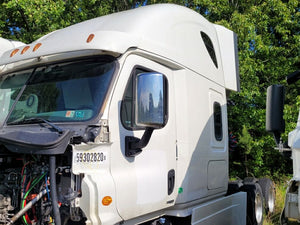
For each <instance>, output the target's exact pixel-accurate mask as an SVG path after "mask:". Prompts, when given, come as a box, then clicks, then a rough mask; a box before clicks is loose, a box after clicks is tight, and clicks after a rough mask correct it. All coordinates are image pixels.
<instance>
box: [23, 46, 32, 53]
mask: <svg viewBox="0 0 300 225" xmlns="http://www.w3.org/2000/svg"><path fill="white" fill-rule="evenodd" d="M28 49H30V46H25V47H24V48H23V50H22V51H21V55H23V54H24V53H25V52H27V50H28Z"/></svg>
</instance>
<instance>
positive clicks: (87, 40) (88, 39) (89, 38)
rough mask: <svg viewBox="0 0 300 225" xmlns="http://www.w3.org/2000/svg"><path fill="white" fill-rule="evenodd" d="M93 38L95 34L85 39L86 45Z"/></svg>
mask: <svg viewBox="0 0 300 225" xmlns="http://www.w3.org/2000/svg"><path fill="white" fill-rule="evenodd" d="M94 37H95V34H90V35H89V37H88V38H87V39H86V43H90V42H91V41H92V40H93V39H94Z"/></svg>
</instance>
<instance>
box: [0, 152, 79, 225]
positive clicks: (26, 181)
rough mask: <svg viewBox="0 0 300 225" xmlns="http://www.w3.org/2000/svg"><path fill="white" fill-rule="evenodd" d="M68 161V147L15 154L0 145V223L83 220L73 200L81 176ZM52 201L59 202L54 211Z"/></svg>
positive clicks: (71, 222) (74, 222) (42, 224)
mask: <svg viewBox="0 0 300 225" xmlns="http://www.w3.org/2000/svg"><path fill="white" fill-rule="evenodd" d="M51 157H54V162H55V164H53V162H51V160H50V158H51ZM51 163H52V165H51ZM71 163H72V154H71V150H70V149H67V151H66V152H65V154H63V155H57V156H45V155H24V154H15V153H11V152H9V151H7V149H6V148H5V147H4V146H0V224H26V225H27V224H37V225H44V224H54V223H55V224H66V225H67V224H85V222H84V221H85V218H84V215H83V213H82V212H81V210H80V209H79V208H77V207H76V204H75V201H76V198H78V197H80V196H81V187H80V183H81V179H82V176H81V175H74V174H72V171H71ZM51 170H52V175H51ZM53 174H54V175H53ZM52 176H54V178H53V177H52ZM51 179H52V182H51ZM53 181H55V184H53ZM54 188H55V190H54ZM52 192H56V196H53V193H52ZM53 199H54V201H53ZM56 199H57V200H56ZM53 202H57V205H58V207H54V208H58V212H56V213H58V214H56V215H54V214H55V209H53ZM57 216H59V218H57ZM57 220H61V221H60V222H58V221H57Z"/></svg>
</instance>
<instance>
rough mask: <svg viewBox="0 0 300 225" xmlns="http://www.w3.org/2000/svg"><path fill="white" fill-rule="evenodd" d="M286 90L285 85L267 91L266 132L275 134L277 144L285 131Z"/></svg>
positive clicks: (272, 86)
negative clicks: (284, 108)
mask: <svg viewBox="0 0 300 225" xmlns="http://www.w3.org/2000/svg"><path fill="white" fill-rule="evenodd" d="M284 97H285V89H284V86H283V85H271V86H269V87H268V89H267V104H266V105H267V108H266V130H267V131H269V132H272V133H273V134H274V138H275V141H276V144H277V145H278V144H279V142H280V134H281V133H282V132H284V130H285V123H284V119H283V107H284Z"/></svg>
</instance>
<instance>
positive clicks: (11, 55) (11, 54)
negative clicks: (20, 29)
mask: <svg viewBox="0 0 300 225" xmlns="http://www.w3.org/2000/svg"><path fill="white" fill-rule="evenodd" d="M18 51H19V49H18V48H17V49H15V50H13V51H12V52H11V53H10V57H13V56H14V55H15V54H17V52H18Z"/></svg>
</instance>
